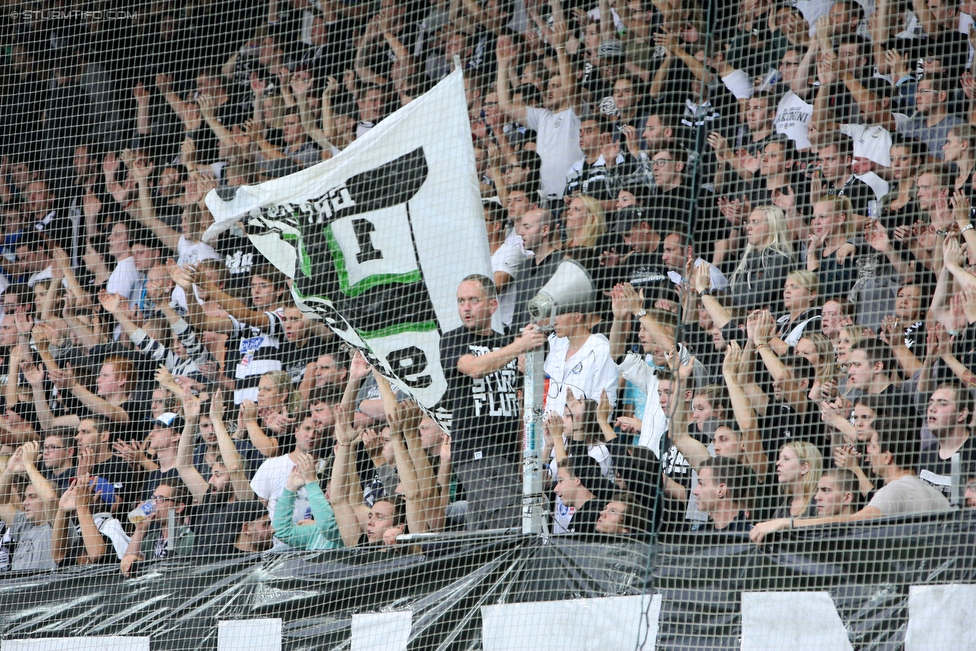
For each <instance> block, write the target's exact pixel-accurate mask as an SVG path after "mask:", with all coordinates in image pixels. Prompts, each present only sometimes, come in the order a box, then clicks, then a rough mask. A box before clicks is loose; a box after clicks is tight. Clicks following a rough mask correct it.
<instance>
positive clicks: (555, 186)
mask: <svg viewBox="0 0 976 651" xmlns="http://www.w3.org/2000/svg"><path fill="white" fill-rule="evenodd" d="M525 116H526V119H525V126H527V127H528V128H530V129H534V130H535V132H536V133H537V136H536V149H537V150H538V152H539V157H540V158H541V159H542V165H541V167H540V169H539V176H540V179H541V185H542V193H543V194H544V195H546V196H549V195H555V196H556V197H562V196H563V190H565V189H566V188H565V184H566V170H568V169H569V168H570V167H572V165H573V163H575V162H576V161H578V160H579V159H580V158H582V157H583V150H581V149H580V146H579V137H580V119H579V117H578V116H577V115H576V113H574V112H573V109H571V108H569V109H566V110H564V111H560V112H559V113H553V112H552V111H550V110H549V109H540V108H533V107H528V108H527V109H525Z"/></svg>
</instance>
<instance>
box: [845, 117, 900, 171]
mask: <svg viewBox="0 0 976 651" xmlns="http://www.w3.org/2000/svg"><path fill="white" fill-rule="evenodd" d="M892 115H893V116H894V118H895V125H896V128H897V130H898V131H904V130H905V129H906V128H907V127H908V124H909V122H911V120H909V119H908V116H907V115H902V114H901V113H892ZM840 132H841V133H843V134H844V135H845V136H850V138H851V140H852V141H853V144H854V156H855V157H856V158H867V159H868V160H870V161H874V162H875V163H877V164H878V165H880V166H882V167H891V133H889V132H888V130H887V129H885V128H884V127H882V126H881V125H878V124H871V125H867V124H842V125H840Z"/></svg>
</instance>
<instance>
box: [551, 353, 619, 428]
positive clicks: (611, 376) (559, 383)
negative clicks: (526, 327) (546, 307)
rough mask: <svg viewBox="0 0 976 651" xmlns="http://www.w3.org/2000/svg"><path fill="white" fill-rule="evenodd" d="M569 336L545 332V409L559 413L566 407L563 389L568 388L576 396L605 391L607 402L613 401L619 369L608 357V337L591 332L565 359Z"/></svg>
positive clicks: (597, 397)
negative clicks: (546, 344)
mask: <svg viewBox="0 0 976 651" xmlns="http://www.w3.org/2000/svg"><path fill="white" fill-rule="evenodd" d="M568 351H569V339H568V338H566V337H557V336H556V335H555V334H550V335H549V354H548V355H547V356H546V362H545V365H544V366H543V368H544V369H545V372H546V375H547V376H549V392H548V394H547V395H546V413H549V412H555V413H557V414H560V415H561V414H562V413H563V410H564V409H565V407H566V392H567V391H569V390H572V392H573V395H574V396H576V398H578V399H580V400H582V399H583V398H587V399H589V400H596V401H598V402H599V400H600V394H601V393H602V392H603V391H606V392H607V397H608V398H609V399H610V404H611V405H612V404H616V402H617V381H618V380H619V379H620V369H618V368H617V365H616V364H614V363H613V360H612V359H610V340H609V339H607V338H606V337H605V336H603V335H601V334H592V335H590V338H589V339H587V340H586V343H584V344H583V346H582V347H581V348H580V349H579V350H578V351H576V353H575V354H574V355H573V356H572V357H570V358H569V359H566V353H567V352H568Z"/></svg>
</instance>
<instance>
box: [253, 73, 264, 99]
mask: <svg viewBox="0 0 976 651" xmlns="http://www.w3.org/2000/svg"><path fill="white" fill-rule="evenodd" d="M248 81H249V82H250V84H251V91H252V92H253V93H254V97H255V98H256V99H261V98H262V97H264V91H265V90H267V88H268V84H267V83H266V82H265V81H264V80H263V79H261V77H259V76H258V73H256V72H252V73H251V76H250V77H249V79H248Z"/></svg>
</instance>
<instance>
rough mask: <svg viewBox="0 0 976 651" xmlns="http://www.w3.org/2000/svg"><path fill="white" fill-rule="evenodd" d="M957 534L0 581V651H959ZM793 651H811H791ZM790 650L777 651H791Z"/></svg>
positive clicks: (968, 643) (887, 530) (964, 612)
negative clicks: (798, 643)
mask: <svg viewBox="0 0 976 651" xmlns="http://www.w3.org/2000/svg"><path fill="white" fill-rule="evenodd" d="M974 597H976V514H974V513H972V512H956V513H950V514H946V515H943V516H938V517H931V518H926V519H922V520H912V521H908V520H904V519H891V520H886V521H882V522H874V523H869V524H859V525H850V526H841V527H832V528H827V529H820V530H805V531H803V532H802V533H799V532H793V533H792V534H791V535H789V536H783V537H782V538H773V539H771V540H769V542H768V543H767V544H766V545H765V546H764V547H763V548H757V547H756V546H755V545H753V544H751V543H749V541H748V539H746V538H744V537H741V536H734V535H730V536H725V535H715V534H709V535H707V536H696V537H681V538H666V539H662V540H660V541H659V542H657V543H655V544H651V543H650V542H648V541H638V540H628V539H625V538H607V537H604V538H589V539H585V538H576V537H570V536H566V537H550V538H548V539H546V538H544V537H528V536H522V535H515V534H513V535H507V536H504V535H503V536H495V537H488V538H481V539H468V538H465V537H459V538H454V539H447V540H436V541H427V542H425V543H424V545H423V549H422V553H417V548H416V547H415V546H404V547H403V549H401V550H399V551H389V550H387V549H382V550H379V549H377V550H365V549H364V550H359V549H356V550H339V551H331V552H322V553H301V554H291V553H289V554H283V555H272V556H267V557H264V558H262V557H260V556H251V557H246V558H240V559H234V560H229V561H224V562H219V563H211V564H207V565H190V564H186V563H177V562H163V563H157V564H154V565H148V566H145V567H142V568H137V572H136V573H135V574H134V575H133V577H132V578H129V579H126V578H125V577H123V576H121V575H120V574H119V572H118V570H117V568H116V567H114V566H100V567H94V568H91V567H88V568H72V569H66V570H62V571H56V572H49V573H40V574H33V575H22V576H8V577H7V578H5V579H3V580H0V627H2V628H0V630H2V640H3V644H2V648H3V651H8V650H13V651H22V650H26V649H30V650H31V651H73V650H75V649H93V648H98V649H99V650H102V649H105V650H107V651H117V650H119V651H121V650H126V651H136V650H137V649H138V650H146V649H151V650H152V651H157V650H163V649H167V650H174V651H175V650H187V651H189V650H193V651H206V650H210V649H214V650H223V649H235V651H252V650H258V649H260V650H261V651H265V650H271V649H283V650H286V651H289V650H299V649H336V650H338V649H352V650H354V651H355V650H360V649H370V650H371V651H380V650H383V651H386V650H387V649H389V650H393V649H407V650H409V651H419V650H421V649H425V650H426V649H431V650H433V649H438V650H445V651H446V650H448V649H458V650H460V649H479V648H483V649H486V650H494V651H498V650H502V649H542V648H553V649H555V648H558V649H560V651H575V650H577V649H578V650H579V651H583V650H584V649H586V650H592V649H607V650H612V649H617V650H620V649H646V650H650V649H658V650H662V651H663V650H668V651H678V650H682V651H684V650H688V651H691V650H698V649H749V650H750V651H758V650H767V649H768V650H771V649H789V648H791V647H790V640H794V641H795V640H797V639H803V640H804V646H810V647H811V648H821V649H831V650H832V649H848V648H849V649H870V650H888V649H891V650H894V649H903V648H904V649H906V650H907V651H922V650H929V649H953V650H958V649H973V648H976V618H973V617H972V608H973V606H972V604H973V603H974V602H976V598H974ZM811 645H813V646H811ZM794 648H795V647H794Z"/></svg>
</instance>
